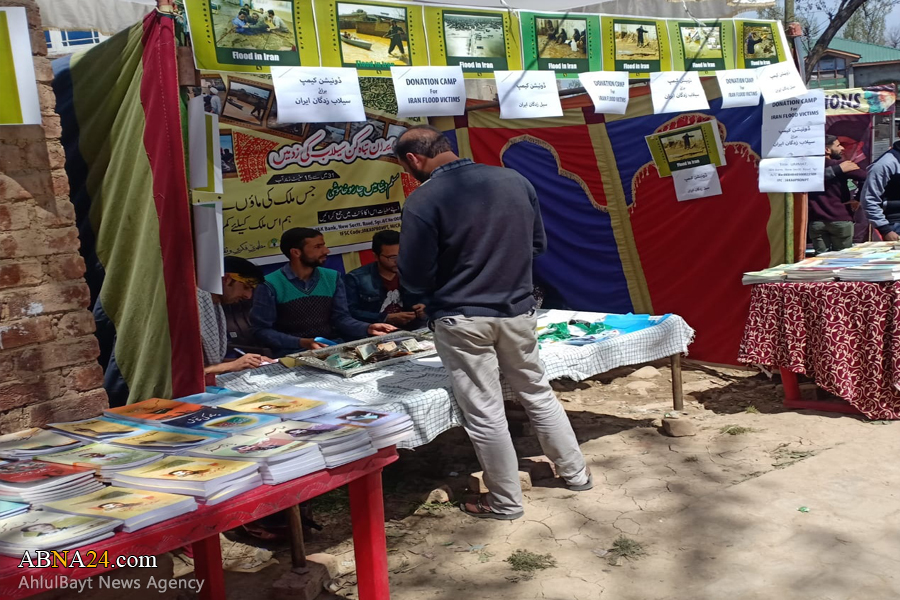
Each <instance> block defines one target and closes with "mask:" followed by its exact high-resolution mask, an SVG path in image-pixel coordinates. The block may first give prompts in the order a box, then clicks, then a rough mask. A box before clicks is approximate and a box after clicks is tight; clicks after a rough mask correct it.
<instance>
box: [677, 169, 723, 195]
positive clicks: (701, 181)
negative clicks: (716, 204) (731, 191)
mask: <svg viewBox="0 0 900 600" xmlns="http://www.w3.org/2000/svg"><path fill="white" fill-rule="evenodd" d="M672 181H673V182H675V196H676V197H677V198H678V200H679V201H681V200H696V199H697V198H706V197H707V196H719V195H721V194H722V182H721V181H719V172H718V171H717V170H716V165H703V166H702V167H694V168H693V169H683V170H681V171H672Z"/></svg>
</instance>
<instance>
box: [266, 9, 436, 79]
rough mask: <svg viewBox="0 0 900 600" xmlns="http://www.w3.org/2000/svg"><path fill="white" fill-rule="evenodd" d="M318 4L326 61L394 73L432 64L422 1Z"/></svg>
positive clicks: (365, 72)
mask: <svg viewBox="0 0 900 600" xmlns="http://www.w3.org/2000/svg"><path fill="white" fill-rule="evenodd" d="M261 1H264V0H261ZM315 7H316V23H317V25H318V33H319V39H320V40H321V41H322V48H321V50H322V66H325V67H352V68H356V69H357V70H358V71H359V75H360V76H361V77H390V76H391V67H402V66H425V65H428V47H427V45H426V42H425V22H424V15H423V14H422V7H421V6H419V5H416V4H400V3H396V4H395V3H390V2H352V1H349V2H343V1H341V0H337V1H336V0H316V2H315Z"/></svg>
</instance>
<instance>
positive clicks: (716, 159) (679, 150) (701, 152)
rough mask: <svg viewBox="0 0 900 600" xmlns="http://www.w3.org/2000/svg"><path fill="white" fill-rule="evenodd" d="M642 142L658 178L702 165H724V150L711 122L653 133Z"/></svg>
mask: <svg viewBox="0 0 900 600" xmlns="http://www.w3.org/2000/svg"><path fill="white" fill-rule="evenodd" d="M645 139H646V140H647V146H648V147H649V148H650V155H651V156H652V157H653V162H654V163H656V169H657V170H658V171H659V175H660V177H669V176H670V175H671V174H672V173H673V172H675V171H682V170H684V169H693V168H694V167H701V166H703V165H715V166H717V167H720V166H722V165H724V164H725V150H724V148H723V147H722V137H721V135H720V134H719V124H718V122H717V121H716V120H715V119H710V120H709V121H703V122H702V123H696V124H694V125H689V126H687V127H679V128H678V129H670V130H669V131H663V132H661V133H654V134H653V135H648V136H646V138H645Z"/></svg>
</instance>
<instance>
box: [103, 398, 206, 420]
mask: <svg viewBox="0 0 900 600" xmlns="http://www.w3.org/2000/svg"><path fill="white" fill-rule="evenodd" d="M201 408H203V406H202V405H200V404H191V403H189V402H178V401H177V400H166V399H163V398H150V399H149V400H143V401H141V402H135V403H134V404H129V405H127V406H120V407H118V408H110V409H108V410H105V411H103V412H104V413H105V414H108V415H112V416H116V417H122V418H127V419H140V420H144V421H168V420H169V419H177V418H178V417H183V416H184V415H187V414H190V413H192V412H196V411H198V410H200V409H201Z"/></svg>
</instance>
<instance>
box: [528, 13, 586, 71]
mask: <svg viewBox="0 0 900 600" xmlns="http://www.w3.org/2000/svg"><path fill="white" fill-rule="evenodd" d="M519 20H520V21H521V24H522V51H523V53H524V55H525V68H526V69H529V70H535V71H555V72H556V76H557V77H558V78H560V79H576V78H577V77H578V74H579V73H585V72H587V71H599V70H600V69H601V68H602V67H601V64H602V60H603V55H602V53H601V52H600V16H599V15H588V14H578V13H533V12H527V11H522V12H520V13H519Z"/></svg>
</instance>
